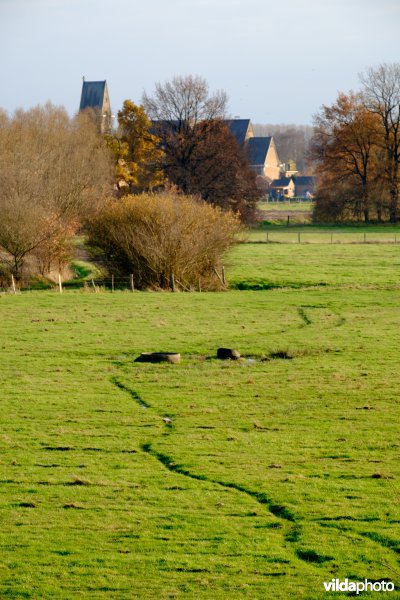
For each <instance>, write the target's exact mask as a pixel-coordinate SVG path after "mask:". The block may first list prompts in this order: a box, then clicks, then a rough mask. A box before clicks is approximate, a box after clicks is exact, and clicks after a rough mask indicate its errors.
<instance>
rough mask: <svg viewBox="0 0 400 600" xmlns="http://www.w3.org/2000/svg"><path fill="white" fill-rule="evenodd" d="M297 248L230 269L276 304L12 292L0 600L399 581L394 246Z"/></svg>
mask: <svg viewBox="0 0 400 600" xmlns="http://www.w3.org/2000/svg"><path fill="white" fill-rule="evenodd" d="M299 248H300V250H301V252H300V253H299V249H298V248H297V247H292V246H290V245H286V246H280V245H277V246H274V247H272V246H269V245H268V246H267V245H262V246H261V245H251V244H248V245H241V246H240V247H238V248H237V249H236V250H235V251H234V252H233V253H232V254H231V256H230V257H229V260H228V263H229V266H228V267H227V273H228V277H229V279H230V280H232V281H234V282H236V283H237V282H240V281H242V282H243V281H247V282H248V281H249V280H253V281H254V280H257V281H260V280H263V281H264V280H265V281H266V282H267V283H268V282H273V283H274V287H275V288H276V289H271V290H266V291H234V290H231V291H228V292H226V293H191V294H186V293H177V294H172V293H150V292H148V293H139V292H135V293H134V294H132V293H129V292H116V293H113V294H112V293H109V292H103V293H99V294H95V293H91V292H88V291H86V292H85V291H66V292H64V293H63V294H62V295H60V294H57V293H56V292H52V291H45V292H26V293H23V294H21V295H17V296H13V295H5V294H3V295H1V296H0V323H1V332H0V386H1V387H0V389H1V394H0V402H1V413H0V418H1V427H0V450H1V462H0V468H1V475H0V480H1V486H0V493H1V495H0V519H1V523H2V526H1V528H0V557H1V558H0V598H2V599H3V598H4V599H6V598H32V599H35V600H36V599H39V598H40V599H47V598H48V599H50V598H52V599H53V598H57V599H65V600H67V599H72V598H90V599H98V598H99V599H101V598H118V599H131V598H138V599H142V598H143V599H152V598H159V599H164V598H205V599H210V600H211V599H213V600H218V599H223V598H235V599H236V598H238V599H241V598H249V599H269V598H271V599H274V598H277V599H282V600H284V599H285V600H286V599H288V598H304V599H307V600H313V599H314V598H315V599H318V598H329V597H332V598H341V597H343V598H345V597H347V596H346V595H344V594H343V595H342V594H338V593H332V594H329V593H326V592H325V591H324V586H323V582H324V581H326V582H328V581H330V580H331V579H332V578H336V577H337V578H340V579H344V578H345V577H348V578H350V579H354V580H358V579H360V580H364V579H365V578H368V579H370V580H380V579H385V580H392V581H394V582H395V583H396V584H398V583H399V567H398V557H399V552H400V531H399V523H400V511H399V487H398V481H399V476H400V472H399V471H400V463H399V460H398V456H399V448H400V442H399V429H398V423H399V416H400V414H399V413H400V401H399V394H398V387H399V386H398V383H399V369H398V365H399V350H398V348H399V343H400V288H399V287H398V283H397V282H398V280H399V279H400V278H399V264H400V254H398V253H399V252H400V249H397V247H395V246H386V245H380V246H369V245H365V246H362V253H359V252H358V250H359V248H360V247H359V246H351V245H349V246H346V248H347V250H346V248H344V247H341V248H340V253H341V254H340V255H338V254H337V252H339V250H338V249H337V248H336V247H333V249H332V248H330V247H328V249H330V250H331V253H329V252H327V251H325V247H324V248H322V246H318V245H314V246H313V247H311V245H310V246H304V247H303V246H300V247H299ZM276 250H277V251H278V254H276V252H275V251H276ZM272 252H275V254H272ZM307 252H308V254H307ZM346 252H347V254H346ZM303 284H305V287H303ZM261 287H262V286H261ZM219 346H227V347H234V348H237V349H238V350H239V351H240V352H241V353H242V355H243V357H244V358H243V360H240V361H237V362H222V361H217V360H216V359H215V354H216V350H217V348H218V347H219ZM157 350H165V351H176V352H180V353H181V354H182V362H181V363H180V364H177V365H165V364H164V365H155V364H144V363H136V362H135V358H136V357H137V356H138V355H139V354H140V353H141V352H143V351H157ZM163 419H164V420H163ZM170 421H171V422H170ZM391 596H392V597H394V594H391ZM364 597H373V594H370V595H368V594H365V595H364Z"/></svg>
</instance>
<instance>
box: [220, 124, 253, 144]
mask: <svg viewBox="0 0 400 600" xmlns="http://www.w3.org/2000/svg"><path fill="white" fill-rule="evenodd" d="M224 123H225V125H227V126H228V127H229V129H230V130H231V133H233V135H234V136H235V138H236V141H237V143H238V144H239V146H243V145H244V143H245V141H246V136H247V134H248V131H249V127H251V125H250V119H226V120H225V121H224Z"/></svg>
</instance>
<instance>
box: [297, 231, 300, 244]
mask: <svg viewBox="0 0 400 600" xmlns="http://www.w3.org/2000/svg"><path fill="white" fill-rule="evenodd" d="M297 239H298V241H299V244H300V231H299V233H298V234H297Z"/></svg>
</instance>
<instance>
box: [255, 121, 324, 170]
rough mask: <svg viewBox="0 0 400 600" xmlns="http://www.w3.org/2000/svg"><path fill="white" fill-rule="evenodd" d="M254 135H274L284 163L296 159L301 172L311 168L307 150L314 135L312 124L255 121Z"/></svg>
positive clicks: (279, 154)
mask: <svg viewBox="0 0 400 600" xmlns="http://www.w3.org/2000/svg"><path fill="white" fill-rule="evenodd" d="M253 129H254V135H256V136H273V138H274V140H275V144H276V148H277V151H278V156H279V158H280V160H281V162H282V163H285V164H287V163H288V162H289V161H291V160H294V161H295V163H296V168H297V170H298V171H300V172H301V173H306V172H308V170H309V169H310V164H309V161H308V159H307V152H308V148H309V144H310V140H311V138H312V135H313V127H312V126H311V125H293V124H292V125H285V124H278V125H271V124H264V125H263V124H261V123H255V124H254V125H253Z"/></svg>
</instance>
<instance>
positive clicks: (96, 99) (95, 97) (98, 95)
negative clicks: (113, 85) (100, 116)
mask: <svg viewBox="0 0 400 600" xmlns="http://www.w3.org/2000/svg"><path fill="white" fill-rule="evenodd" d="M106 89H107V82H106V81H84V82H83V85H82V95H81V104H80V106H79V110H85V108H103V102H104V96H105V93H106Z"/></svg>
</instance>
